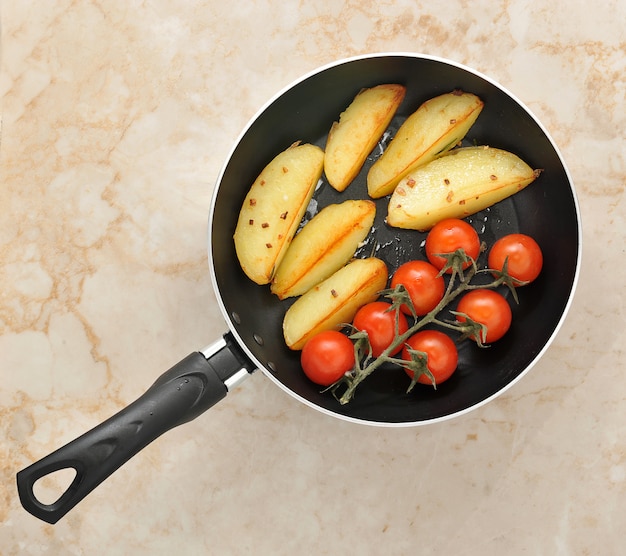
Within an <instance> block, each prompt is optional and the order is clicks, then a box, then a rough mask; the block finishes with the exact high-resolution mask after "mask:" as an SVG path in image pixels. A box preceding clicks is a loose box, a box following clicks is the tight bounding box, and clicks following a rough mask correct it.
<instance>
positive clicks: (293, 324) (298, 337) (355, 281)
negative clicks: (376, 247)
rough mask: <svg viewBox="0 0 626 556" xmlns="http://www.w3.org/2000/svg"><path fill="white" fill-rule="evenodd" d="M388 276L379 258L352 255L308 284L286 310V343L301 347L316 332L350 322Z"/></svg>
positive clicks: (385, 266)
mask: <svg viewBox="0 0 626 556" xmlns="http://www.w3.org/2000/svg"><path fill="white" fill-rule="evenodd" d="M387 277H388V273H387V265H386V264H385V263H384V262H383V261H381V260H380V259H376V258H374V257H371V258H368V259H354V260H353V261H352V262H350V263H348V264H347V265H346V266H344V267H343V268H341V269H339V270H338V271H337V272H335V273H334V274H333V275H332V276H331V277H330V278H327V279H326V280H324V281H323V282H322V283H321V284H318V285H317V286H314V287H313V288H311V289H310V290H309V291H308V292H306V293H305V294H304V295H303V296H302V297H300V298H298V299H297V300H296V302H295V303H294V304H293V305H292V306H291V307H290V308H289V309H288V310H287V313H286V314H285V319H284V321H283V334H284V336H285V342H286V343H287V346H288V347H289V348H290V349H293V350H299V349H302V348H303V347H304V344H306V342H307V341H308V340H309V339H310V338H312V337H313V336H314V335H315V334H317V333H318V332H322V331H323V330H332V329H338V328H340V327H341V325H342V324H345V323H349V322H351V321H352V319H353V318H354V315H355V314H356V312H357V310H358V309H359V307H362V306H363V305H365V304H366V303H369V302H371V301H374V300H375V299H377V298H378V295H379V292H380V291H381V290H383V289H384V288H385V286H386V284H387Z"/></svg>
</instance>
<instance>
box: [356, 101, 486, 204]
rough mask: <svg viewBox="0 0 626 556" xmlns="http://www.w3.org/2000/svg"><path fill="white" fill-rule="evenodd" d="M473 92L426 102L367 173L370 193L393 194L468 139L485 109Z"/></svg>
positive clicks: (381, 195)
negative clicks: (416, 171) (403, 182)
mask: <svg viewBox="0 0 626 556" xmlns="http://www.w3.org/2000/svg"><path fill="white" fill-rule="evenodd" d="M483 105H484V103H483V101H482V100H481V99H480V98H478V97H477V96H476V95H474V94H472V93H465V92H463V91H453V92H451V93H446V94H443V95H439V96H437V97H434V98H432V99H430V100H427V101H426V102H424V103H423V104H422V105H421V106H420V107H419V108H418V109H417V110H416V111H415V112H413V114H411V115H410V116H409V117H408V118H407V119H406V120H405V121H404V123H403V124H402V125H401V126H400V129H398V132H397V133H396V135H395V136H394V138H393V139H392V140H391V142H390V143H389V145H388V147H387V149H386V150H385V152H384V153H383V154H382V156H381V157H380V158H379V159H378V160H377V161H376V162H375V163H374V164H373V165H372V167H371V168H370V169H369V172H368V174H367V191H368V193H369V195H370V196H371V197H372V198H374V199H378V198H380V197H384V196H385V195H389V194H390V193H391V192H392V191H393V190H394V188H395V187H396V185H397V184H398V182H399V181H400V180H401V179H402V178H403V177H404V176H406V175H407V174H408V173H409V172H411V171H412V170H414V169H415V168H417V167H419V166H423V165H424V164H427V163H428V162H430V161H431V160H434V159H435V158H436V157H437V156H440V155H442V154H443V153H445V152H446V151H448V150H450V149H451V148H452V147H454V146H455V145H456V144H457V143H459V141H461V140H462V139H463V137H465V135H466V134H467V132H468V131H469V129H470V127H472V125H473V124H474V122H475V121H476V118H478V115H479V114H480V112H481V111H482V109H483Z"/></svg>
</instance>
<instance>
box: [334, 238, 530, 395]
mask: <svg viewBox="0 0 626 556" xmlns="http://www.w3.org/2000/svg"><path fill="white" fill-rule="evenodd" d="M485 250H486V245H485V244H484V243H482V244H481V246H480V251H479V256H480V254H481V253H483V252H484V251H485ZM441 256H442V257H444V258H445V259H446V262H445V264H444V266H443V268H442V269H441V270H440V274H441V275H443V274H445V273H449V275H450V278H449V281H448V284H447V286H446V290H445V292H444V295H443V297H442V299H441V301H440V302H439V303H438V304H437V306H436V307H435V308H434V309H432V310H431V311H430V312H429V313H427V314H425V315H423V316H421V317H418V316H417V315H416V311H415V308H414V306H413V303H412V301H411V298H410V296H409V294H408V292H407V290H406V288H405V287H404V286H403V285H402V284H398V285H397V286H396V287H395V288H393V289H386V290H384V291H382V292H380V293H381V295H382V296H384V297H385V298H387V299H389V300H390V302H391V305H390V308H389V311H394V312H395V336H394V340H393V341H392V342H391V344H390V345H389V346H388V347H387V348H386V349H385V350H384V351H383V352H382V353H381V354H380V355H378V356H377V357H374V356H373V354H372V347H371V344H370V340H369V338H368V334H367V332H365V331H361V330H357V329H355V328H354V326H352V325H349V326H350V327H351V329H352V330H351V333H350V334H349V336H348V337H349V338H350V339H351V340H352V342H353V344H354V359H355V366H354V368H353V369H352V370H351V371H349V372H348V373H346V374H345V375H343V376H342V377H341V378H340V379H339V380H337V381H336V382H334V383H333V384H332V385H330V386H329V387H328V390H330V391H331V392H332V394H333V395H334V396H335V398H336V399H337V400H338V401H339V403H341V404H342V405H344V404H347V403H348V402H350V401H351V400H352V399H353V397H354V395H355V391H356V389H357V387H358V386H359V385H360V384H361V383H362V382H363V381H364V380H365V379H366V378H367V377H368V376H369V375H371V374H372V373H373V372H374V371H376V370H377V369H378V368H380V367H381V366H382V365H383V364H385V363H392V364H394V365H397V366H399V367H402V368H404V369H407V370H409V371H412V373H413V378H412V379H411V383H410V384H409V387H408V389H407V392H410V391H411V390H412V389H413V388H414V386H415V385H416V384H417V381H418V378H419V377H420V376H421V375H426V376H427V377H428V378H429V380H430V381H431V383H432V384H433V387H435V388H436V383H435V380H434V377H433V375H432V373H431V372H430V370H429V369H428V366H427V362H428V356H427V354H426V353H424V352H421V351H418V350H413V349H411V348H410V347H409V346H406V342H407V340H408V339H409V338H410V337H411V336H413V335H414V334H415V333H416V332H417V331H418V330H420V329H421V328H423V327H424V326H426V325H436V326H439V327H441V328H445V329H449V330H453V331H456V332H458V333H460V338H459V340H464V339H468V338H469V339H472V340H473V341H475V342H476V343H477V345H478V346H479V347H486V346H485V344H484V343H483V341H482V340H481V338H484V337H485V333H486V327H485V325H484V324H481V323H480V322H477V321H476V320H473V319H471V318H470V317H469V316H468V315H467V314H464V313H459V312H457V311H450V313H451V314H452V315H453V316H455V317H458V316H460V317H462V322H461V321H459V320H458V319H457V320H448V319H443V318H440V316H439V315H440V313H441V312H442V311H443V310H444V309H446V308H447V307H448V306H449V305H450V304H451V303H452V301H453V300H454V299H456V298H457V297H458V296H460V295H461V294H463V293H465V292H468V291H471V290H476V289H495V288H498V287H499V286H506V287H508V289H509V290H510V291H511V294H512V297H513V299H514V300H515V302H516V303H517V302H518V298H517V292H516V291H515V288H516V287H517V286H520V285H522V284H523V282H520V281H519V280H516V279H514V278H512V277H511V276H510V275H509V274H508V271H507V266H508V265H507V261H505V262H504V265H503V267H502V269H501V270H494V269H490V268H484V269H479V268H478V265H477V262H476V260H475V259H474V258H472V257H470V256H468V255H467V254H466V253H465V251H464V250H463V249H457V250H456V251H454V252H452V253H448V254H443V255H441ZM477 258H478V257H477ZM468 263H469V266H468ZM480 275H489V276H491V277H492V280H491V281H490V282H488V283H486V284H485V283H480V284H478V283H476V282H475V278H477V277H478V276H480ZM403 305H404V306H408V307H409V310H410V313H411V316H412V318H413V319H414V320H413V324H411V325H409V328H408V329H407V330H406V331H405V332H400V331H399V320H400V311H401V307H402V306H403ZM401 346H406V347H407V350H408V352H409V353H410V355H411V358H410V360H406V359H401V358H398V357H394V356H392V355H391V354H393V353H395V352H397V350H398V348H399V347H401Z"/></svg>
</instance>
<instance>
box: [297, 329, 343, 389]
mask: <svg viewBox="0 0 626 556" xmlns="http://www.w3.org/2000/svg"><path fill="white" fill-rule="evenodd" d="M300 363H301V365H302V370H303V371H304V374H306V376H307V377H308V378H309V379H310V380H312V381H313V382H315V383H316V384H319V385H321V386H330V385H331V384H333V383H334V382H336V381H338V380H339V379H340V378H341V377H342V376H343V375H344V374H345V373H347V372H348V371H349V370H350V369H352V368H353V367H354V345H353V344H352V340H350V339H349V338H348V337H347V336H346V335H345V334H342V333H341V332H337V331H336V330H327V331H324V332H320V333H319V334H316V335H315V336H313V337H312V338H311V339H310V340H309V341H308V342H307V343H306V344H304V348H303V349H302V353H301V354H300Z"/></svg>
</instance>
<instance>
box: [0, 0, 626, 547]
mask: <svg viewBox="0 0 626 556" xmlns="http://www.w3.org/2000/svg"><path fill="white" fill-rule="evenodd" d="M1 14H2V69H1V75H0V95H1V97H2V143H1V172H2V173H1V176H0V184H1V185H0V214H1V216H0V427H1V430H2V431H3V435H2V440H0V464H1V465H0V469H1V471H0V472H1V476H0V477H1V480H0V525H1V526H0V553H2V554H3V555H13V554H20V555H40V554H54V555H64V554H68V555H69V554H71V555H74V554H76V555H78V554H81V555H82V554H84V555H90V556H95V555H100V554H107V555H110V554H136V555H140V554H174V553H177V554H336V553H347V554H382V553H385V554H437V555H438V554H459V555H460V554H463V555H469V554H472V555H473V554H481V555H483V554H489V555H491V554H493V555H500V554H515V555H517V554H533V555H534V554H540V555H568V554H576V555H578V554H580V555H583V554H602V555H611V554H623V539H624V533H623V532H624V531H625V530H626V373H625V369H624V367H625V363H626V357H625V356H624V343H625V341H626V327H625V326H624V325H625V322H624V321H625V318H624V306H623V289H622V288H623V276H624V272H625V271H626V263H625V262H624V256H625V252H624V242H625V240H626V238H625V230H626V227H625V222H624V210H625V209H626V207H625V199H624V187H625V183H626V158H625V155H624V153H625V152H626V140H625V139H624V130H625V129H626V101H625V92H624V91H625V89H626V77H625V76H626V30H625V28H624V21H626V3H625V2H621V1H618V0H616V1H612V2H609V1H607V2H601V3H596V4H594V6H593V8H590V4H589V3H588V2H582V1H581V0H574V1H572V2H560V3H559V2H553V1H546V0H538V1H533V2H530V1H527V0H509V1H506V2H497V3H496V2H492V1H491V0H477V1H475V2H466V1H464V0H451V1H449V2H446V3H435V2H422V1H415V0H402V1H393V0H379V1H377V2H370V1H363V0H358V1H355V0H348V1H340V0H325V1H317V2H295V1H294V2H288V1H285V0H282V1H280V2H279V1H268V0H266V1H241V2H221V1H216V0H209V1H199V0H190V1H182V0H180V1H177V2H175V1H167V0H160V1H159V0H147V1H143V2H135V1H132V2H128V1H126V0H112V1H108V2H103V1H94V0H91V1H88V0H75V1H71V0H54V1H49V2H43V3H42V2H35V1H33V0H20V1H8V0H4V2H3V3H2V6H1ZM377 51H408V52H421V53H427V54H433V55H438V56H443V57H447V58H450V59H452V60H455V61H458V62H461V63H464V64H467V65H469V66H472V67H474V68H476V69H477V70H479V71H482V72H484V73H487V74H489V75H490V76H492V77H493V78H494V79H496V80H497V81H499V82H500V83H502V84H503V85H505V86H506V87H507V88H508V89H509V90H511V91H512V92H513V93H514V94H516V95H517V96H518V97H520V98H521V99H522V100H523V101H524V102H525V103H526V104H527V105H528V106H529V107H530V108H531V109H532V110H533V111H534V112H535V113H536V114H537V116H538V117H539V118H540V119H541V120H542V121H543V122H544V124H545V126H546V127H547V128H548V130H549V131H550V133H551V134H552V136H553V137H554V139H555V140H556V142H557V144H558V145H559V146H560V148H561V150H562V152H563V155H564V157H565V159H566V161H567V163H568V165H569V167H570V170H571V173H572V175H573V178H574V181H575V185H576V188H577V192H578V196H579V200H580V204H581V211H582V217H583V228H584V257H583V266H582V271H581V275H580V283H579V287H578V290H577V295H576V297H575V299H574V302H573V305H572V307H571V311H570V314H569V316H568V319H567V320H566V322H565V324H564V326H563V327H562V328H561V331H560V333H559V335H558V336H557V338H556V340H555V342H554V343H553V345H552V347H551V349H550V350H549V351H548V352H547V353H546V355H545V356H544V358H543V359H542V360H541V361H540V362H539V363H538V364H537V365H536V366H535V368H534V369H533V370H532V371H531V372H530V374H528V375H527V376H526V377H525V378H524V379H523V380H522V381H521V382H519V383H518V384H517V385H515V386H514V387H513V388H512V389H511V390H509V391H508V392H506V393H505V394H504V395H503V396H501V397H500V398H498V399H497V400H495V401H494V402H493V403H491V404H488V405H487V406H485V407H482V408H480V409H478V410H476V411H474V412H471V413H470V414H468V415H466V416H463V417H461V418H458V419H456V420H453V421H449V422H444V423H440V424H436V425H432V426H428V427H420V428H416V429H414V428H409V429H391V430H389V429H379V428H371V427H362V426H358V425H354V424H350V423H345V422H342V421H339V420H336V419H333V418H330V417H328V416H325V415H322V414H320V413H318V412H316V411H313V410H311V409H309V408H307V407H305V406H303V405H301V404H300V403H299V402H297V401H296V400H294V399H292V398H291V397H290V396H288V395H286V394H285V393H284V392H282V391H281V390H279V389H278V388H276V386H275V385H273V384H272V383H271V382H270V381H269V380H268V379H267V378H266V377H265V376H263V375H262V374H260V373H257V374H256V375H255V376H253V377H252V378H251V379H249V380H248V381H246V382H245V383H244V384H243V385H242V386H241V387H240V388H239V389H238V390H237V391H236V392H235V393H233V394H231V395H229V396H228V398H227V399H226V400H225V401H223V402H222V403H221V404H219V405H218V406H217V407H215V408H213V409H212V410H210V411H209V412H208V413H207V414H205V415H203V416H201V417H200V418H198V419H197V420H196V421H193V422H192V423H189V424H188V425H185V426H183V427H181V428H179V429H176V430H175V431H172V432H170V433H168V434H166V435H165V436H163V437H162V438H160V439H159V440H158V441H157V442H155V443H154V444H152V445H150V446H149V447H148V448H147V449H145V450H144V451H143V452H142V453H141V454H140V455H139V456H138V457H136V458H135V459H133V460H132V461H131V462H129V463H128V464H127V465H126V466H124V467H123V468H122V469H120V470H119V471H118V472H117V473H116V474H115V475H113V476H112V477H111V478H110V479H109V480H108V481H107V482H105V483H104V484H103V485H101V486H100V487H99V488H98V489H97V490H96V491H95V492H94V493H92V494H91V495H90V496H89V497H88V498H87V499H85V500H84V501H83V502H82V503H81V504H80V506H79V507H77V508H76V509H75V510H74V511H73V512H71V513H70V514H68V516H66V517H65V518H64V519H63V520H61V521H60V522H59V523H58V524H57V525H55V526H51V525H47V524H44V523H42V522H40V521H38V520H37V519H35V518H33V517H32V516H30V515H29V514H27V513H26V512H25V511H24V510H23V509H22V508H21V506H20V504H19V502H18V500H17V496H16V490H15V473H16V472H17V471H18V470H19V469H21V468H22V467H24V466H26V465H27V464H29V463H31V462H32V461H35V460H36V459H39V458H41V457H43V456H44V455H46V454H48V453H50V452H51V451H52V450H53V449H55V448H56V447H58V446H60V445H61V444H63V443H65V442H67V441H69V440H71V439H73V438H74V437H76V436H78V435H79V434H81V433H82V432H83V431H85V430H86V429H87V428H90V427H91V426H93V425H96V424H97V423H99V422H101V421H102V420H104V419H105V418H106V417H108V416H109V415H111V414H113V413H114V412H116V411H117V410H119V409H120V408H121V407H123V406H124V405H126V404H128V403H129V402H131V401H132V400H134V399H135V398H136V397H137V396H139V395H140V394H141V393H142V392H143V391H144V389H145V388H147V387H148V386H149V385H150V384H151V383H152V381H153V380H154V379H155V378H156V376H158V375H159V374H160V373H161V372H162V371H163V370H165V369H167V368H168V367H169V366H170V365H172V364H173V363H175V362H176V361H178V360H179V359H180V358H181V357H183V356H185V355H186V354H187V353H188V352H189V351H192V350H194V349H199V348H201V347H203V346H204V345H206V344H207V343H209V342H210V341H212V340H213V339H215V338H217V337H219V335H220V334H221V333H222V332H224V331H225V323H224V321H223V319H222V317H221V314H220V312H219V309H218V307H217V304H216V300H215V294H214V292H213V290H212V288H211V284H210V278H209V273H208V270H207V261H206V237H205V234H206V219H207V208H208V205H209V202H210V196H211V192H212V189H213V186H214V183H215V179H216V176H217V174H218V172H219V170H220V167H221V165H222V163H223V162H224V160H225V158H226V156H227V154H228V152H229V149H230V148H231V145H232V143H233V142H234V141H235V139H236V137H237V136H238V134H239V133H240V131H241V129H242V128H243V127H244V125H245V124H246V123H247V121H248V119H249V118H250V117H251V116H252V115H253V114H254V113H255V112H256V111H257V110H258V109H259V108H260V107H261V106H262V105H263V103H265V102H266V101H267V100H268V99H269V98H270V97H271V96H272V95H274V94H275V93H276V92H277V91H278V90H280V89H281V88H282V87H284V86H285V85H287V84H288V83H290V82H291V81H292V80H294V79H296V78H297V77H299V76H300V75H301V74H303V73H305V72H307V71H309V70H312V69H314V68H316V67H317V66H319V65H322V64H325V63H327V62H331V61H333V60H335V59H338V58H343V57H346V56H349V55H354V54H359V53H368V52H377Z"/></svg>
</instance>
